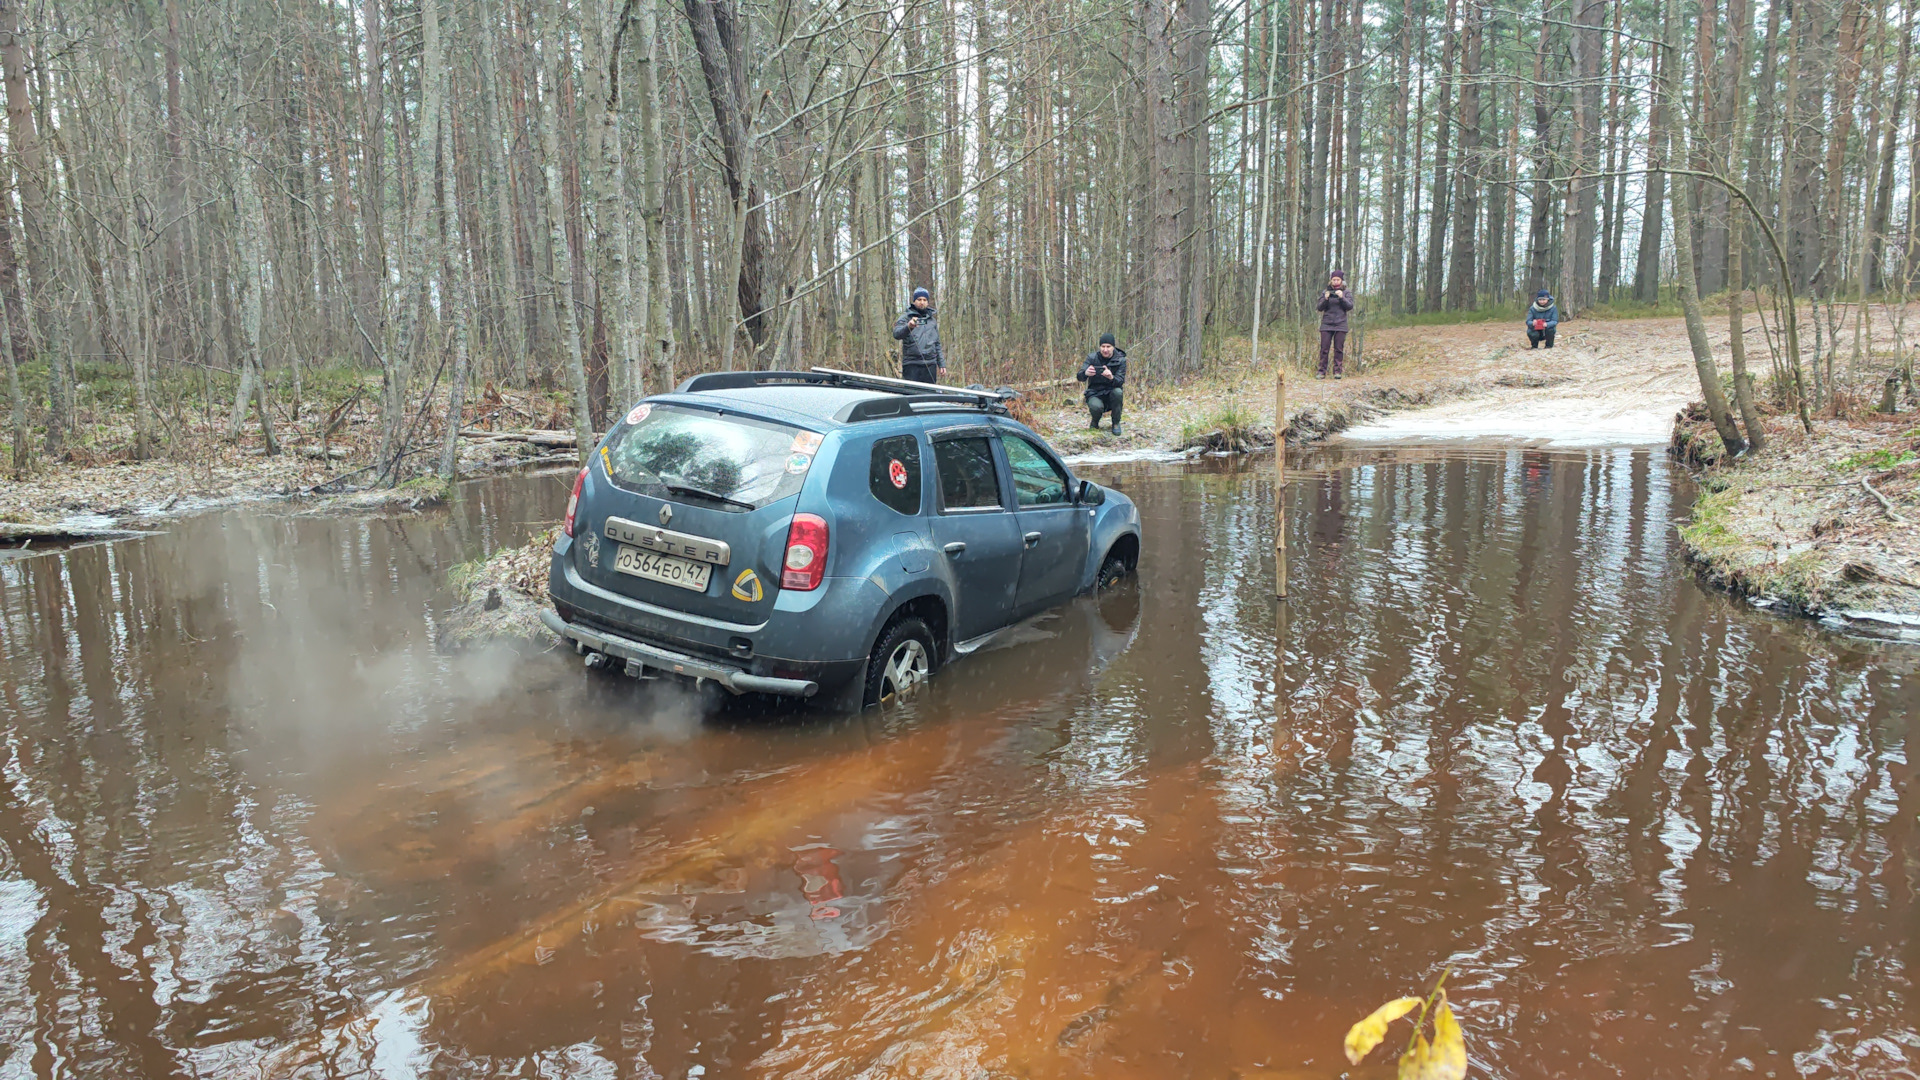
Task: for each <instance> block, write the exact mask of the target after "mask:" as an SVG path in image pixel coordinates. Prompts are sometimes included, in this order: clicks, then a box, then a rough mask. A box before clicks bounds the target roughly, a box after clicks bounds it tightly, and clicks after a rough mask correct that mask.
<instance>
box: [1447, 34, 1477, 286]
mask: <svg viewBox="0 0 1920 1080" xmlns="http://www.w3.org/2000/svg"><path fill="white" fill-rule="evenodd" d="M1462 33H1463V36H1464V37H1465V39H1466V40H1465V49H1464V56H1463V57H1462V62H1461V71H1460V77H1461V84H1460V167H1459V174H1460V175H1459V181H1458V183H1457V184H1456V186H1455V188H1454V196H1453V257H1452V261H1451V265H1449V266H1448V268H1447V306H1448V307H1449V308H1452V309H1453V310H1455V311H1464V310H1467V309H1469V308H1472V307H1474V306H1475V305H1476V304H1478V303H1479V297H1478V295H1476V293H1475V292H1474V285H1475V279H1474V269H1475V267H1474V254H1475V253H1474V239H1475V238H1476V236H1477V235H1478V233H1479V223H1480V189H1479V184H1478V180H1477V177H1476V173H1477V172H1478V171H1479V169H1480V167H1481V162H1480V158H1479V154H1480V82H1479V76H1480V48H1481V40H1480V39H1481V13H1480V6H1479V4H1478V3H1470V4H1469V5H1468V7H1467V21H1466V26H1465V27H1464V28H1463V30H1462Z"/></svg>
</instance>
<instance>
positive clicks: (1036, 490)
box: [1000, 435, 1067, 506]
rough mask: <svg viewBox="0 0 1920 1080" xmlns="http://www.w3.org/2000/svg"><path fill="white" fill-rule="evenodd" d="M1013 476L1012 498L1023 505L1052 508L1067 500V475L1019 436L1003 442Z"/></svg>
mask: <svg viewBox="0 0 1920 1080" xmlns="http://www.w3.org/2000/svg"><path fill="white" fill-rule="evenodd" d="M1000 445H1001V446H1004V447H1006V449H1007V468H1008V469H1009V470H1011V471H1012V473H1013V497H1014V499H1015V500H1016V501H1017V502H1019V504H1020V505H1021V506H1053V505H1055V504H1058V503H1064V502H1066V501H1067V474H1066V473H1065V472H1063V471H1061V469H1060V466H1058V465H1055V464H1054V463H1053V462H1051V461H1049V460H1047V456H1046V455H1045V454H1042V453H1041V452H1040V448H1039V447H1037V446H1035V445H1033V444H1032V443H1030V442H1028V441H1027V440H1025V439H1023V438H1021V437H1020V436H1018V435H1009V436H1007V437H1005V438H1003V439H1001V440H1000Z"/></svg>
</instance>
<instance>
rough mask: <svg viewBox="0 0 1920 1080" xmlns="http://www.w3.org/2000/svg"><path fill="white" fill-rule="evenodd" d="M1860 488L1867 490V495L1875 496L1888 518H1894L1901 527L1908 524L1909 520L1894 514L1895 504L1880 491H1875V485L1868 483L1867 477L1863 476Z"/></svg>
mask: <svg viewBox="0 0 1920 1080" xmlns="http://www.w3.org/2000/svg"><path fill="white" fill-rule="evenodd" d="M1860 486H1861V487H1863V488H1866V489H1867V494H1869V495H1871V496H1873V497H1874V498H1875V499H1876V500H1878V501H1879V503H1880V509H1882V510H1885V511H1886V512H1887V516H1888V517H1890V518H1892V519H1893V520H1894V522H1895V524H1899V525H1905V524H1907V519H1906V518H1903V517H1901V516H1900V515H1899V514H1898V513H1895V512H1894V509H1893V503H1892V502H1890V501H1888V499H1887V497H1886V496H1885V495H1882V494H1880V493H1879V492H1878V491H1876V490H1874V487H1873V485H1872V484H1869V483H1867V478H1866V477H1864V476H1863V477H1861V478H1860Z"/></svg>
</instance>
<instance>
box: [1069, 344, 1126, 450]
mask: <svg viewBox="0 0 1920 1080" xmlns="http://www.w3.org/2000/svg"><path fill="white" fill-rule="evenodd" d="M1073 377H1074V378H1075V379H1078V380H1079V381H1081V382H1083V383H1086V384H1087V389H1086V393H1085V394H1083V395H1082V396H1083V397H1084V398H1085V400H1086V403H1087V416H1088V421H1087V429H1088V430H1089V431H1098V430H1100V417H1101V416H1102V415H1105V414H1108V413H1111V414H1112V415H1113V421H1112V424H1111V427H1112V431H1113V433H1114V434H1115V435H1118V434H1120V408H1121V406H1123V405H1125V404H1126V392H1125V391H1124V390H1122V389H1121V388H1122V387H1124V386H1126V385H1127V354H1126V351H1125V350H1124V349H1119V348H1116V347H1114V344H1113V335H1112V334H1101V335H1100V345H1099V347H1098V348H1096V349H1094V350H1093V351H1092V352H1090V353H1088V354H1087V359H1086V362H1085V363H1084V364H1082V365H1081V366H1080V369H1079V370H1078V371H1075V372H1074V373H1073Z"/></svg>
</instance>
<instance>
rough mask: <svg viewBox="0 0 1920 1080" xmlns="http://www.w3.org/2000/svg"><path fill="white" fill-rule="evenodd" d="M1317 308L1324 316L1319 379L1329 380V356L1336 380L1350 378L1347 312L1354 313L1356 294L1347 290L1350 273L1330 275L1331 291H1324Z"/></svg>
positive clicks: (1317, 302) (1316, 305)
mask: <svg viewBox="0 0 1920 1080" xmlns="http://www.w3.org/2000/svg"><path fill="white" fill-rule="evenodd" d="M1313 306H1314V308H1315V309H1316V310H1317V311H1319V312H1320V368H1319V371H1318V373H1317V374H1316V375H1315V377H1316V378H1321V379H1324V378H1326V377H1327V354H1328V352H1332V354H1333V377H1334V378H1336V379H1344V378H1346V375H1345V373H1344V372H1343V371H1342V369H1343V368H1345V367H1346V366H1347V312H1349V311H1352V310H1353V293H1352V292H1351V291H1349V290H1348V289H1347V272H1346V271H1344V270H1335V271H1334V272H1333V273H1331V274H1328V275H1327V287H1326V288H1325V289H1322V290H1321V291H1320V299H1319V300H1317V301H1315V303H1314V305H1313Z"/></svg>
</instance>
